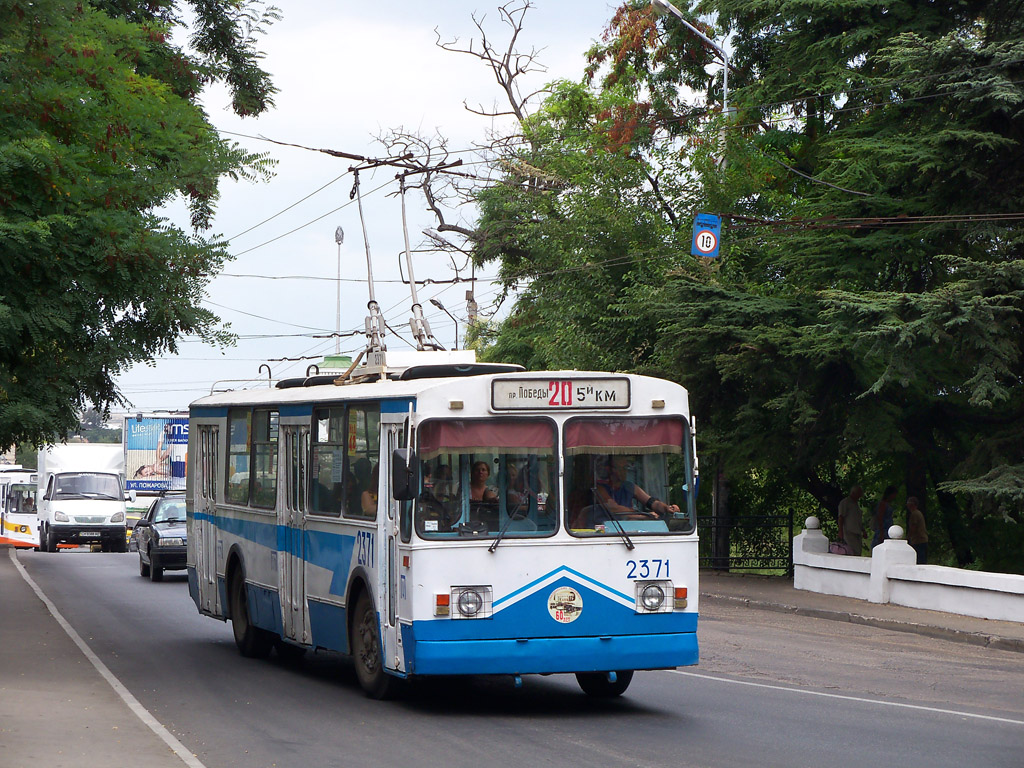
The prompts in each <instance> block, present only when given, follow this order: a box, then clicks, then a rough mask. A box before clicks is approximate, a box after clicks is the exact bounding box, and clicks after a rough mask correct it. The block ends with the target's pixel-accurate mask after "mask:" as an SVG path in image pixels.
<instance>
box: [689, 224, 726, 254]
mask: <svg viewBox="0 0 1024 768" xmlns="http://www.w3.org/2000/svg"><path fill="white" fill-rule="evenodd" d="M721 232H722V220H721V219H720V218H719V217H718V216H713V215H712V214H710V213H699V214H697V218H696V219H694V221H693V242H692V244H691V245H690V254H691V255H693V256H705V257H707V258H709V259H713V258H715V257H716V256H718V245H719V239H720V235H721Z"/></svg>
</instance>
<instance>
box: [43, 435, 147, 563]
mask: <svg viewBox="0 0 1024 768" xmlns="http://www.w3.org/2000/svg"><path fill="white" fill-rule="evenodd" d="M38 475H39V502H38V505H37V507H38V515H39V549H40V550H41V551H43V552H56V551H57V545H58V544H60V543H68V544H100V545H101V546H102V549H103V551H104V552H125V551H126V550H127V541H126V539H125V503H124V502H125V491H124V452H123V451H122V449H121V446H120V445H117V444H110V445H107V444H95V443H89V444H83V443H74V444H68V445H50V446H47V447H45V448H43V449H41V450H40V451H39V468H38ZM128 498H131V499H132V500H134V498H135V493H134V491H132V492H130V494H129V496H128Z"/></svg>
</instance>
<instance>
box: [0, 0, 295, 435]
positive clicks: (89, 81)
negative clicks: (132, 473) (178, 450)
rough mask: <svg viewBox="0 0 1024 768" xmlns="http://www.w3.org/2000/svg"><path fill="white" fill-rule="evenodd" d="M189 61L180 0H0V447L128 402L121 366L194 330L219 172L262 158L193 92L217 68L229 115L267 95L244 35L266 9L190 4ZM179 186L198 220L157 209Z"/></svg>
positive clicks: (216, 263) (221, 254) (213, 334)
mask: <svg viewBox="0 0 1024 768" xmlns="http://www.w3.org/2000/svg"><path fill="white" fill-rule="evenodd" d="M194 6H195V11H196V14H197V18H198V19H199V21H198V31H197V32H196V47H197V49H198V50H199V52H200V54H201V57H200V58H198V59H194V58H192V57H190V56H189V55H188V54H186V53H185V52H184V51H183V50H182V49H181V48H180V47H178V46H177V45H175V44H174V43H172V41H171V37H170V35H171V33H172V32H173V31H175V30H176V29H177V28H178V27H179V25H180V21H179V19H178V8H177V6H176V5H175V3H173V2H150V3H135V2H128V0H115V1H112V2H96V3H77V4H67V3H63V2H59V1H58V0H37V1H36V2H32V3H27V2H19V1H14V2H12V1H11V0H3V1H2V2H0V445H3V446H9V445H11V444H14V443H16V442H23V441H24V442H33V443H40V442H43V441H46V440H50V439H53V437H54V436H55V435H60V434H64V433H65V432H67V431H68V430H69V429H72V428H74V427H75V426H76V425H77V422H78V413H80V412H81V411H82V410H83V408H84V407H85V406H86V405H87V404H88V403H93V404H95V405H96V406H97V407H99V408H100V409H101V410H105V409H107V408H109V406H110V405H111V404H113V403H122V402H123V400H122V398H121V396H120V394H119V393H118V391H117V389H116V387H115V383H114V378H115V377H116V376H117V374H118V373H120V372H121V371H123V370H124V369H125V368H126V367H127V366H129V365H131V364H132V363H135V362H139V361H147V360H151V359H152V358H153V357H154V356H156V355H157V354H160V353H162V352H165V351H175V350H176V349H177V344H178V339H179V338H180V337H181V336H182V335H185V334H197V335H199V336H202V337H204V338H207V339H211V340H223V339H225V338H226V336H225V334H224V332H223V331H220V330H218V320H217V318H216V317H215V316H214V315H212V314H211V313H210V312H208V311H207V310H205V309H203V308H202V307H201V306H200V301H201V299H202V295H203V289H204V286H205V285H206V283H207V281H208V280H209V278H210V277H211V275H212V274H213V273H215V272H216V271H217V270H218V269H219V268H220V266H221V265H222V264H223V263H224V261H225V259H226V258H227V251H226V248H225V244H224V243H223V242H222V241H220V240H219V239H217V238H208V237H205V236H203V235H202V234H200V230H203V229H206V228H208V227H209V223H210V219H211V216H212V214H213V211H214V207H215V205H216V202H217V198H218V194H219V187H218V181H219V179H220V178H221V177H223V176H228V177H233V178H240V177H245V178H250V179H256V178H262V177H264V176H265V175H266V174H267V173H268V171H269V165H270V161H269V159H268V158H267V157H266V156H262V155H252V154H249V153H246V152H244V151H243V150H242V149H240V148H239V147H238V146H237V145H233V144H230V143H228V142H225V141H224V140H223V139H221V138H220V137H219V136H218V134H217V132H216V130H215V129H214V128H213V127H212V126H211V125H210V123H209V121H208V120H207V117H206V115H205V114H204V112H203V110H202V109H201V108H200V107H199V106H198V104H197V103H196V98H197V96H198V94H199V92H200V90H201V88H202V87H203V85H204V84H206V83H208V82H213V81H217V80H224V81H226V82H227V83H228V84H229V86H230V87H231V89H232V92H233V94H234V103H235V109H236V111H238V112H239V113H240V114H256V113H258V112H260V111H263V110H264V109H266V108H267V106H269V105H270V103H271V98H272V95H273V92H274V91H273V87H272V86H271V85H270V83H269V80H268V79H267V76H266V74H265V73H263V72H262V71H260V70H259V67H258V60H259V54H258V52H256V50H255V48H254V47H253V40H254V36H256V35H258V34H260V32H261V31H262V29H263V27H264V26H265V25H266V23H268V22H269V21H272V20H273V18H274V17H275V15H276V11H274V10H273V9H272V8H263V7H262V6H260V7H259V8H254V7H253V6H250V5H247V4H244V3H234V2H233V3H199V2H197V3H195V4H194ZM178 198H180V199H182V200H184V202H185V203H186V204H187V205H188V207H189V210H190V212H191V218H192V224H193V226H194V227H195V230H196V231H194V232H192V233H188V232H185V231H182V230H180V229H178V228H176V227H174V226H172V225H171V224H170V223H169V222H167V221H166V220H165V219H163V218H162V217H161V216H160V215H159V213H158V210H159V208H160V207H161V206H163V205H165V204H166V203H168V202H170V201H172V200H175V199H178Z"/></svg>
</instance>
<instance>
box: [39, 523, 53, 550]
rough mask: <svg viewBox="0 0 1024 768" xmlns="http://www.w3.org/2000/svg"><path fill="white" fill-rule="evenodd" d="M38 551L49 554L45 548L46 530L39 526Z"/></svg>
mask: <svg viewBox="0 0 1024 768" xmlns="http://www.w3.org/2000/svg"><path fill="white" fill-rule="evenodd" d="M39 551H40V552H49V551H50V550H48V549H47V548H46V529H45V528H44V527H43V526H39Z"/></svg>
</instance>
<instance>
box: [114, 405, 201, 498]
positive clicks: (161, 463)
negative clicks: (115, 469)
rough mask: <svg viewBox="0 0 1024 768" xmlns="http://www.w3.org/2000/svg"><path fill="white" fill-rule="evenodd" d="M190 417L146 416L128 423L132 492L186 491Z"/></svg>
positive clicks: (126, 435)
mask: <svg viewBox="0 0 1024 768" xmlns="http://www.w3.org/2000/svg"><path fill="white" fill-rule="evenodd" d="M187 455H188V416H143V417H142V418H129V419H125V422H124V468H125V474H126V476H127V477H126V482H127V488H128V490H130V491H141V492H145V493H160V492H161V491H184V490H185V461H186V457H187Z"/></svg>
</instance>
